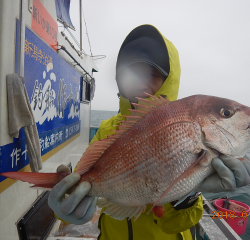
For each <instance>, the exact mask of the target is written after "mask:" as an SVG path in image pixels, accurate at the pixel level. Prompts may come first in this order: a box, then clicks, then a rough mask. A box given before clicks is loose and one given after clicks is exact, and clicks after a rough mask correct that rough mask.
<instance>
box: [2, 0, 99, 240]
mask: <svg viewBox="0 0 250 240" xmlns="http://www.w3.org/2000/svg"><path fill="white" fill-rule="evenodd" d="M22 12H23V14H21V13H22ZM61 29H62V28H58V25H57V14H56V7H55V1H54V0H33V1H31V0H20V1H18V0H1V1H0V32H1V34H0V56H1V58H0V172H6V171H30V164H29V157H28V154H27V147H26V142H25V135H24V131H23V130H21V131H20V134H19V138H17V139H14V138H13V137H11V136H10V135H9V129H8V101H7V90H6V75H8V74H13V73H18V74H19V75H21V76H23V77H24V79H25V82H24V83H25V86H26V89H27V93H28V97H29V101H30V104H31V108H32V110H33V113H34V117H35V121H36V124H37V129H38V133H39V143H40V147H41V155H42V162H43V164H42V169H41V170H40V172H55V171H56V168H57V167H58V166H59V165H60V164H66V165H68V164H70V163H71V165H72V168H73V169H74V167H75V165H76V163H77V162H78V161H79V159H80V157H81V155H82V153H83V152H84V151H85V149H86V147H87V146H88V144H89V124H90V97H89V91H87V90H89V86H90V83H89V82H90V80H91V77H92V72H93V71H94V70H95V71H96V70H97V68H96V66H95V64H94V62H93V60H92V58H91V57H90V56H87V55H80V56H79V55H78V54H77V52H76V51H75V50H73V49H72V47H71V46H70V44H69V43H68V42H67V41H66V40H65V37H64V36H62V34H61V33H60V30H61ZM24 32H25V35H24ZM57 45H58V46H59V47H56V46H57ZM60 46H63V49H64V50H62V49H61V50H58V48H59V49H60ZM76 62H77V63H78V64H76ZM81 93H82V94H81ZM81 97H82V99H81V100H82V101H80V98H81ZM29 186H30V184H28V183H23V182H21V181H14V180H11V179H6V178H4V177H0V213H1V214H0V239H1V240H8V239H11V240H16V239H19V236H18V232H17V227H16V225H15V223H16V222H17V221H18V219H19V218H20V217H21V216H23V214H24V213H25V212H26V211H27V209H29V208H30V206H31V205H32V203H33V202H34V201H35V200H36V199H37V198H38V197H39V195H40V194H41V193H42V191H41V190H34V189H31V188H29Z"/></svg>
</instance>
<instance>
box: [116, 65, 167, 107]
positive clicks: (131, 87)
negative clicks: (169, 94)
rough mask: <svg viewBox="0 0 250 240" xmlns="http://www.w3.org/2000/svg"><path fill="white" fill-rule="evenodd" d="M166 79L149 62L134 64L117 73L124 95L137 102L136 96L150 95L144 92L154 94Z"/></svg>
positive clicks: (144, 96)
mask: <svg viewBox="0 0 250 240" xmlns="http://www.w3.org/2000/svg"><path fill="white" fill-rule="evenodd" d="M165 79H166V77H165V76H164V75H163V74H162V73H161V72H160V71H159V70H157V69H156V68H155V67H153V66H151V65H150V64H147V63H135V64H132V65H130V66H128V67H126V68H125V69H123V70H121V71H120V72H119V74H117V81H119V83H120V87H121V88H122V90H123V92H124V97H125V98H127V99H128V100H129V101H130V102H137V99H136V98H135V97H141V98H146V97H148V96H147V95H146V94H144V92H146V93H149V94H151V95H154V94H155V93H156V92H157V91H158V90H159V89H160V87H161V86H162V84H163V82H164V80H165Z"/></svg>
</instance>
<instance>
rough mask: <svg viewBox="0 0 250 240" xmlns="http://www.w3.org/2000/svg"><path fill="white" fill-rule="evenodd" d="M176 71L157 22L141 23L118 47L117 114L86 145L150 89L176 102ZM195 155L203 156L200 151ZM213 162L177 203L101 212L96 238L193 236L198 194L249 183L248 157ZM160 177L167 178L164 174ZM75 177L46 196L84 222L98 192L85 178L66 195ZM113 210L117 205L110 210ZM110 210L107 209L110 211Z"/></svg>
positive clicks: (60, 213) (69, 218)
mask: <svg viewBox="0 0 250 240" xmlns="http://www.w3.org/2000/svg"><path fill="white" fill-rule="evenodd" d="M180 72H181V70H180V63H179V56H178V52H177V50H176V48H175V46H174V45H173V44H172V43H171V42H170V41H169V40H167V39H166V38H165V37H164V36H163V35H162V34H161V33H160V32H159V31H158V30H157V29H156V28H155V27H153V26H151V25H142V26H139V27H137V28H135V29H134V30H132V31H131V32H130V33H129V34H128V36H127V37H126V39H125V40H124V42H123V44H122V46H121V48H120V51H119V54H118V58H117V64H116V81H117V85H118V88H119V97H120V111H119V114H118V115H116V116H114V117H112V118H111V119H109V120H105V121H103V122H102V123H101V125H100V128H99V130H98V132H97V133H96V135H95V136H94V138H93V140H92V141H91V144H90V146H91V145H92V144H95V142H97V141H99V140H102V139H105V138H107V135H112V134H114V132H112V131H110V130H117V128H118V127H117V126H118V125H120V124H121V122H122V121H124V120H125V119H126V118H127V117H125V116H129V115H130V114H131V111H129V109H132V110H135V106H136V104H137V103H138V101H139V103H140V102H143V99H145V100H152V98H150V97H149V96H148V94H150V95H152V96H156V97H159V96H161V101H164V100H163V99H164V98H167V99H169V100H170V101H175V100H176V99H177V95H178V90H179V82H180ZM146 93H147V94H146ZM137 97H138V98H139V99H138V98H137ZM166 101H167V100H166ZM144 102H145V101H144ZM133 103H134V104H133ZM138 111H139V110H138ZM137 113H138V112H137ZM221 114H224V117H230V114H231V112H230V110H227V109H226V110H224V111H222V112H221ZM128 118H129V117H128ZM131 119H132V118H130V119H129V120H131ZM93 146H94V145H93ZM121 154H123V155H124V159H126V158H129V157H130V156H129V155H126V153H124V152H122V153H121ZM197 156H198V157H199V159H202V157H204V154H203V153H201V154H200V155H197ZM218 156H219V157H218ZM198 157H197V158H198ZM192 166H193V167H195V166H194V165H192ZM212 167H213V168H214V169H215V172H214V173H213V174H211V175H210V176H208V177H207V178H206V179H205V180H204V181H203V182H202V184H201V185H200V186H199V187H198V189H193V191H191V192H190V193H189V194H187V195H186V196H185V198H184V199H175V200H177V201H178V200H181V201H179V202H178V203H177V204H176V202H177V201H172V202H169V203H167V204H165V205H164V207H162V208H157V206H156V207H155V208H153V209H152V211H151V212H149V210H150V208H151V207H152V206H149V205H147V206H146V209H143V210H140V212H139V213H140V214H139V216H138V213H137V214H136V213H134V215H132V216H136V217H132V218H129V217H127V218H126V217H124V216H121V217H120V216H119V214H120V215H122V214H124V211H123V209H118V208H117V212H116V218H117V219H115V218H113V217H111V216H109V215H108V214H106V213H104V212H103V211H102V213H101V215H100V219H99V229H100V235H99V237H98V239H100V240H106V239H115V240H118V239H126V240H127V239H129V240H132V239H134V240H136V239H143V240H146V239H166V240H167V239H169V240H177V239H185V240H191V239H195V230H194V225H195V224H197V223H198V221H199V220H200V218H201V217H202V214H203V205H202V196H201V195H200V193H199V192H200V191H204V192H225V191H233V190H235V189H236V188H238V187H242V186H245V185H247V184H249V183H250V177H249V175H250V161H249V160H247V159H242V161H239V160H238V159H236V158H234V157H228V156H227V157H226V156H223V155H221V156H220V155H217V156H215V157H214V158H213V160H212ZM58 171H59V172H67V171H68V170H67V169H66V168H65V166H60V167H59V169H58ZM169 175H170V173H169ZM164 177H166V178H168V174H166V175H165V176H164ZM79 179H80V175H79V174H78V173H72V174H70V175H69V176H67V177H66V178H65V179H63V180H62V181H61V182H59V183H58V184H57V185H56V186H55V187H54V188H53V189H52V191H51V194H50V197H49V206H50V207H51V208H52V209H53V211H54V212H55V214H56V215H57V217H58V218H59V219H61V220H64V221H66V222H70V223H72V224H85V223H87V222H88V221H90V220H91V219H92V217H93V214H94V212H95V210H96V204H97V197H91V196H89V195H88V192H89V191H90V189H91V185H90V184H89V182H87V181H85V182H82V183H81V184H79V185H78V187H77V188H76V189H75V191H74V192H73V193H71V194H70V195H69V197H68V198H66V199H64V196H65V193H66V192H67V191H68V190H69V189H70V188H72V187H74V186H75V185H76V184H77V183H78V182H79ZM147 181H148V182H147ZM150 181H152V178H151V180H150V179H149V178H145V179H144V183H145V184H152V185H154V184H155V187H157V184H159V183H157V182H153V183H152V182H150ZM114 184H116V183H115V182H114ZM104 206H105V205H104ZM106 206H108V205H106ZM104 209H105V208H104ZM114 209H115V207H113V212H114ZM111 212H112V211H111V210H110V211H109V213H110V214H111ZM130 212H132V210H131V211H130ZM111 215H112V214H111ZM128 216H131V215H128ZM119 217H120V218H119ZM135 218H137V219H136V221H134V219H135ZM118 219H123V220H118Z"/></svg>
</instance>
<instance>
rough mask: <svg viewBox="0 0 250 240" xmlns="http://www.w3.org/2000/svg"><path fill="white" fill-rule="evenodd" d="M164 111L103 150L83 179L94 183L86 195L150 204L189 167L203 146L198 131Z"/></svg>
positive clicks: (175, 113)
mask: <svg viewBox="0 0 250 240" xmlns="http://www.w3.org/2000/svg"><path fill="white" fill-rule="evenodd" d="M168 108H169V106H168V105H164V106H162V107H161V108H158V109H156V110H155V111H153V112H151V113H150V114H148V115H147V116H146V117H145V118H144V119H142V120H141V121H140V122H139V123H138V124H136V125H135V126H133V127H132V128H131V129H129V130H128V131H127V132H126V133H124V134H123V135H122V136H121V137H120V138H119V139H118V140H117V141H116V142H115V143H113V144H112V145H111V146H110V147H109V148H108V149H107V150H106V151H105V152H104V154H103V155H102V156H101V158H100V159H99V161H98V162H97V163H96V164H95V165H94V166H93V168H92V170H90V171H89V172H88V176H89V177H87V178H84V179H83V180H87V181H89V182H90V183H91V184H92V188H91V190H90V192H89V195H96V194H97V193H98V195H99V196H101V197H105V198H108V199H112V201H114V202H116V203H119V204H123V205H126V204H127V205H131V202H133V205H136V206H140V205H144V204H146V203H148V202H152V203H154V202H155V201H156V200H157V199H158V198H159V197H160V196H161V194H162V192H164V190H165V189H166V187H168V186H169V185H170V183H171V181H172V179H174V178H176V177H178V176H180V175H181V173H182V172H183V171H184V170H185V169H186V168H187V167H189V166H190V165H191V164H192V162H193V161H194V160H195V159H196V158H197V154H194V153H195V151H196V152H197V151H198V152H199V151H200V147H201V145H202V144H201V142H200V146H199V145H198V143H199V139H201V138H200V134H201V133H200V129H199V128H198V129H195V127H194V124H193V123H191V122H188V119H187V117H188V115H187V116H186V117H185V114H184V112H183V111H178V110H176V108H172V109H171V110H169V109H168ZM166 115H167V116H166ZM196 128H197V127H196ZM197 130H198V131H197ZM131 139H133V142H132V141H131ZM197 147H198V149H197ZM103 164H105V166H103ZM99 169H102V171H99ZM182 194H183V193H182V192H181V193H180V194H179V195H182ZM175 195H176V194H175ZM145 196H147V197H145Z"/></svg>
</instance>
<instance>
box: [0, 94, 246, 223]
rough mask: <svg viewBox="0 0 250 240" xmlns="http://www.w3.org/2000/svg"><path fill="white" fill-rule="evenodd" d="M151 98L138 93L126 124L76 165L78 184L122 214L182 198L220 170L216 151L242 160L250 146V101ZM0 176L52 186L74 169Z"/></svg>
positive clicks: (117, 214) (118, 215)
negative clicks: (215, 166) (214, 163)
mask: <svg viewBox="0 0 250 240" xmlns="http://www.w3.org/2000/svg"><path fill="white" fill-rule="evenodd" d="M151 100H152V101H149V100H146V99H139V104H134V105H135V106H136V109H135V110H131V111H132V114H131V115H130V116H127V120H126V121H123V122H122V124H121V125H120V126H119V130H117V131H116V133H115V134H113V135H110V136H108V138H107V139H103V140H101V141H97V142H94V143H93V144H91V145H90V146H89V148H88V149H87V150H86V152H85V153H84V154H83V156H82V158H81V160H80V161H79V163H78V165H77V167H76V170H75V171H76V172H78V173H79V174H81V180H80V181H79V182H82V181H88V182H90V184H91V189H90V191H89V193H88V195H90V196H98V197H100V198H101V199H100V201H99V205H100V206H101V207H106V210H105V212H106V213H107V214H109V215H111V216H113V217H114V218H116V219H124V218H126V217H133V216H135V217H138V216H139V215H140V214H141V212H142V211H143V210H144V209H145V208H146V205H147V204H152V205H153V206H162V205H164V204H166V203H168V202H172V201H175V200H178V199H181V198H183V197H184V196H186V195H187V194H188V193H190V192H192V191H194V190H195V189H196V188H197V187H198V186H199V185H200V184H201V183H202V181H203V180H204V179H205V178H206V177H208V176H209V175H211V174H212V173H213V172H214V169H213V167H212V165H211V160H212V159H213V158H214V157H216V156H219V155H220V154H222V155H226V156H232V157H236V158H241V157H243V156H244V155H245V154H246V152H247V150H248V149H249V148H250V129H249V128H250V127H249V126H250V108H249V107H247V106H244V105H242V104H240V103H237V102H235V101H232V100H228V99H224V98H218V97H213V96H204V95H195V96H191V97H187V98H183V99H181V100H177V101H174V102H169V101H168V100H167V99H164V98H161V97H160V98H156V97H153V96H151ZM239 161H240V160H239ZM1 175H2V176H6V177H10V178H14V179H19V180H22V181H26V182H30V183H33V184H35V186H37V187H45V188H52V187H53V186H54V185H55V184H56V183H58V182H59V181H60V180H61V179H63V178H64V177H65V176H66V175H67V174H63V173H21V172H20V173H19V172H18V173H2V174H1Z"/></svg>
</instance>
